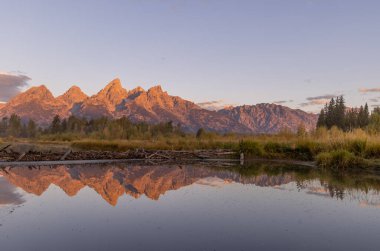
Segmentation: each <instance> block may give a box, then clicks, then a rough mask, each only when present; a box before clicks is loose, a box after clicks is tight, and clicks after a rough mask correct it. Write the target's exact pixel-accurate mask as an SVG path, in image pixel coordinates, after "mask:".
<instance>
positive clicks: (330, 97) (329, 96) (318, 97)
mask: <svg viewBox="0 0 380 251" xmlns="http://www.w3.org/2000/svg"><path fill="white" fill-rule="evenodd" d="M336 96H337V95H334V94H326V95H322V96H315V97H308V98H306V100H309V101H312V100H322V99H332V98H335V97H336Z"/></svg>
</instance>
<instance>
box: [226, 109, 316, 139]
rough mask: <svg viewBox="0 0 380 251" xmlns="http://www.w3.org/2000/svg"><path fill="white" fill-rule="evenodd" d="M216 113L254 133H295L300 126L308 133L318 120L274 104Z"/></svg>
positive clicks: (296, 110) (312, 115)
mask: <svg viewBox="0 0 380 251" xmlns="http://www.w3.org/2000/svg"><path fill="white" fill-rule="evenodd" d="M218 113H220V114H223V115H226V116H228V117H230V118H232V119H233V120H235V121H238V122H239V123H241V124H242V125H244V126H246V127H248V128H249V129H250V130H251V131H252V132H255V133H276V132H280V131H281V130H284V129H290V130H291V131H296V130H297V128H298V127H299V126H300V125H301V124H302V125H304V126H305V128H306V130H308V131H310V130H312V129H314V128H315V125H316V123H317V119H318V116H317V115H315V114H311V113H307V112H304V111H302V110H298V109H291V108H289V107H285V106H281V105H275V104H257V105H251V106H249V105H244V106H237V107H230V108H225V109H222V110H219V111H218Z"/></svg>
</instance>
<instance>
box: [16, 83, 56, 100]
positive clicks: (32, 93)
mask: <svg viewBox="0 0 380 251" xmlns="http://www.w3.org/2000/svg"><path fill="white" fill-rule="evenodd" d="M33 100H43V101H45V102H47V101H51V100H54V96H53V94H52V93H51V92H50V91H49V89H48V88H46V86H45V85H40V86H36V87H31V88H29V89H28V90H27V91H25V92H23V93H21V94H19V95H17V96H15V97H14V98H13V99H11V100H10V101H9V103H15V102H17V103H18V102H24V103H25V102H29V101H33Z"/></svg>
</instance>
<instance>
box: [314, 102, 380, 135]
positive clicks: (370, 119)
mask: <svg viewBox="0 0 380 251" xmlns="http://www.w3.org/2000/svg"><path fill="white" fill-rule="evenodd" d="M318 127H326V128H328V129H330V128H332V127H337V128H339V129H341V130H343V131H352V130H354V129H356V128H362V129H370V130H372V131H376V132H379V131H380V108H379V107H375V108H374V110H373V111H372V113H371V114H370V111H369V108H368V104H367V103H366V104H365V105H364V106H363V105H362V106H360V107H358V108H348V107H346V105H345V100H344V98H343V96H339V97H336V98H335V99H334V98H332V99H331V100H330V102H329V103H326V104H325V106H324V108H323V109H322V110H321V112H320V113H319V117H318V122H317V128H318Z"/></svg>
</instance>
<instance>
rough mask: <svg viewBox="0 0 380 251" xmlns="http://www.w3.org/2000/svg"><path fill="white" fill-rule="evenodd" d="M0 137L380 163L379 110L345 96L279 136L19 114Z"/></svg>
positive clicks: (329, 163)
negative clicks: (41, 123)
mask: <svg viewBox="0 0 380 251" xmlns="http://www.w3.org/2000/svg"><path fill="white" fill-rule="evenodd" d="M0 137H2V138H3V141H4V142H10V141H17V140H18V141H20V140H21V141H22V140H24V141H33V142H40V143H46V142H53V143H65V144H70V145H71V146H72V147H74V148H76V149H83V150H110V151H125V150H130V149H147V150H155V149H157V150H158V149H159V150H194V149H230V150H234V151H236V152H237V153H240V152H242V153H244V154H245V156H246V157H248V158H249V157H252V158H265V159H292V160H303V161H315V162H316V163H317V164H318V166H320V167H332V168H349V167H368V166H374V165H377V163H380V161H378V160H379V159H380V109H379V108H375V109H374V110H373V111H372V113H371V114H370V113H369V111H368V106H367V105H365V106H362V107H360V108H350V109H348V108H347V107H346V106H345V104H344V99H343V97H338V98H336V99H332V100H331V101H330V103H329V104H327V105H326V106H325V108H324V109H323V110H322V111H321V113H320V116H319V119H318V125H317V128H316V129H315V130H314V131H312V132H306V130H305V128H304V127H303V126H302V125H300V126H299V129H298V131H297V132H290V131H288V130H284V131H283V132H280V133H278V134H276V135H238V134H223V135H222V134H217V133H213V132H207V131H206V130H204V129H202V128H201V129H199V130H198V132H197V133H194V134H193V133H185V132H184V130H183V129H182V128H181V126H180V125H178V124H174V123H172V122H168V123H161V124H156V125H150V124H147V123H132V122H131V121H129V120H128V119H127V118H119V119H109V118H98V119H91V120H88V119H85V118H77V117H74V116H71V117H69V118H67V119H61V118H60V117H59V116H55V117H54V119H53V120H52V122H51V124H50V125H49V126H47V127H45V128H38V127H37V126H36V123H34V122H33V121H32V120H30V121H27V122H25V121H24V122H23V121H21V119H20V118H19V117H18V116H17V115H12V116H11V117H10V118H3V119H2V120H1V122H0Z"/></svg>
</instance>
